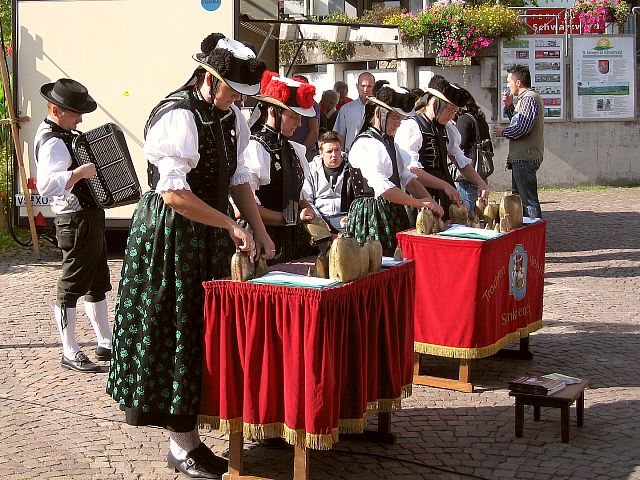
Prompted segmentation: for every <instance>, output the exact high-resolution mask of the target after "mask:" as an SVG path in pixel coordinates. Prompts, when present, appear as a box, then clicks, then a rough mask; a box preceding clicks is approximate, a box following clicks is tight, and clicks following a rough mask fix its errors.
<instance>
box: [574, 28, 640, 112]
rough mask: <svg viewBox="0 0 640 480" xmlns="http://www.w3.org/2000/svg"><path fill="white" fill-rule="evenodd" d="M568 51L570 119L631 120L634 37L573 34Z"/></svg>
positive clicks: (633, 93) (633, 82)
mask: <svg viewBox="0 0 640 480" xmlns="http://www.w3.org/2000/svg"><path fill="white" fill-rule="evenodd" d="M571 51H572V56H573V65H572V71H573V81H572V90H573V97H572V104H573V112H572V115H573V119H574V120H576V121H580V120H633V118H634V112H635V68H636V67H635V56H634V51H635V50H634V38H633V37H623V36H613V35H607V36H594V35H581V36H575V37H573V43H572V49H571Z"/></svg>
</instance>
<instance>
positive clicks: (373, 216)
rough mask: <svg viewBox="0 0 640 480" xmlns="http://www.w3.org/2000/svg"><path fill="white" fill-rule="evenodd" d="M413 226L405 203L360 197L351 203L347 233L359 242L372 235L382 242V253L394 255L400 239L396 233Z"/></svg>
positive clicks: (380, 198)
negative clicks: (399, 203)
mask: <svg viewBox="0 0 640 480" xmlns="http://www.w3.org/2000/svg"><path fill="white" fill-rule="evenodd" d="M408 228H411V226H410V224H409V218H408V217H407V212H406V211H405V209H404V206H403V205H398V204H397V203H391V202H389V201H388V200H385V199H384V198H382V197H378V198H374V197H359V198H356V199H355V200H354V201H353V203H351V208H350V209H349V223H348V226H347V229H346V231H347V233H350V234H351V235H352V236H353V237H354V238H355V239H356V240H357V241H358V242H359V243H361V244H362V243H364V242H366V241H367V238H369V237H372V238H374V239H376V240H378V241H379V242H380V243H381V244H382V253H383V254H384V255H385V256H393V254H394V252H395V250H396V246H397V245H398V241H397V239H396V233H398V232H401V231H402V230H406V229H408Z"/></svg>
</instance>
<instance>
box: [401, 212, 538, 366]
mask: <svg viewBox="0 0 640 480" xmlns="http://www.w3.org/2000/svg"><path fill="white" fill-rule="evenodd" d="M545 233H546V222H544V221H541V222H538V223H534V224H531V225H528V226H525V227H522V228H518V229H516V230H513V231H511V232H509V233H507V234H506V235H504V236H501V237H497V238H494V239H492V240H469V239H461V238H453V237H443V236H438V235H427V236H424V235H418V234H416V232H415V230H408V231H405V232H400V233H398V235H397V237H398V243H399V245H400V247H401V248H402V253H403V255H404V257H405V258H411V259H414V260H415V263H416V292H415V310H414V311H415V319H414V325H415V345H414V348H415V351H416V352H418V353H427V354H431V355H438V356H442V357H451V358H464V359H473V358H482V357H486V356H489V355H493V354H494V353H496V352H497V351H498V350H499V349H500V348H502V347H503V346H505V345H507V344H509V343H512V342H514V341H517V340H518V339H519V338H520V337H524V336H526V335H528V334H529V333H531V332H533V331H535V330H538V329H539V328H541V327H542V295H543V289H544V261H545V260H544V256H545V246H546V241H545Z"/></svg>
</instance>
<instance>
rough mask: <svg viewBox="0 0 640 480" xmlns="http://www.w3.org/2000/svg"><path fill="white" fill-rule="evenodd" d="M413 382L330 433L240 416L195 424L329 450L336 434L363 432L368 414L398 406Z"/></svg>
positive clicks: (210, 418) (205, 417) (202, 417)
mask: <svg viewBox="0 0 640 480" xmlns="http://www.w3.org/2000/svg"><path fill="white" fill-rule="evenodd" d="M411 392H412V385H411V384H409V385H405V386H403V387H402V396H401V397H400V398H392V399H384V398H383V399H380V400H377V401H375V402H369V403H368V404H367V411H366V412H365V413H364V415H363V417H362V418H346V419H340V420H338V428H332V429H331V433H326V434H314V433H306V432H305V431H304V430H302V429H299V430H294V429H292V428H289V427H287V426H286V425H285V424H283V423H266V424H253V423H244V422H243V421H242V418H233V419H231V420H223V419H220V417H214V416H208V415H199V416H198V427H200V428H208V429H210V430H211V429H216V430H219V431H220V433H222V434H223V435H226V434H229V433H242V435H243V436H244V437H245V438H251V439H254V440H262V439H265V438H274V437H279V438H283V439H284V440H285V441H286V442H287V443H288V444H290V445H296V446H298V447H302V448H311V449H313V450H331V449H332V448H333V445H334V444H335V443H338V440H339V434H340V433H343V434H347V433H362V432H363V431H364V429H365V427H366V426H367V417H368V416H369V415H372V414H376V413H382V412H394V411H396V410H399V409H400V408H401V402H402V399H403V398H407V397H408V396H409V395H411Z"/></svg>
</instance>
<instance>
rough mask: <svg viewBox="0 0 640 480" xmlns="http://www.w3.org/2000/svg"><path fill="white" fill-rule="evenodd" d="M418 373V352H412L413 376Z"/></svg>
mask: <svg viewBox="0 0 640 480" xmlns="http://www.w3.org/2000/svg"><path fill="white" fill-rule="evenodd" d="M418 375H420V354H419V353H414V354H413V376H414V377H416V376H418Z"/></svg>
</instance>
